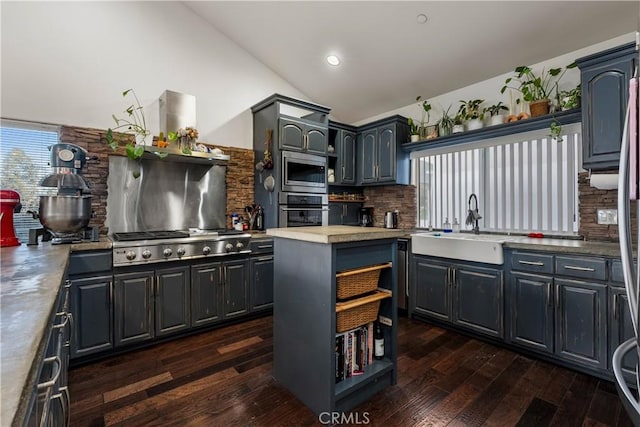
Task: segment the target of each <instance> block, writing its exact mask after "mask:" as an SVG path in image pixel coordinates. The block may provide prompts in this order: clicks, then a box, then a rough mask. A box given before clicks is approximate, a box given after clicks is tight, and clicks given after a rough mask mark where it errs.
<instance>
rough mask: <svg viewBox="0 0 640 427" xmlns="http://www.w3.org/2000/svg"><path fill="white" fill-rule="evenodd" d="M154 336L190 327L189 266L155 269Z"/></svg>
mask: <svg viewBox="0 0 640 427" xmlns="http://www.w3.org/2000/svg"><path fill="white" fill-rule="evenodd" d="M155 280H156V289H155V297H156V299H155V322H156V325H155V326H156V336H163V335H168V334H172V333H175V332H179V331H183V330H186V329H189V327H191V316H190V310H191V307H190V306H191V286H190V283H191V281H190V276H189V267H177V268H168V269H162V270H156V278H155Z"/></svg>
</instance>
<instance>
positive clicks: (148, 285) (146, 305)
mask: <svg viewBox="0 0 640 427" xmlns="http://www.w3.org/2000/svg"><path fill="white" fill-rule="evenodd" d="M113 278H114V340H115V342H114V344H115V346H116V347H117V346H122V345H127V344H132V343H136V342H141V341H147V340H150V339H152V338H153V337H154V336H155V333H154V332H155V328H154V321H153V317H154V316H153V309H154V301H153V291H154V289H153V288H154V286H153V283H154V272H153V271H142V272H137V273H124V274H115V275H114V276H113Z"/></svg>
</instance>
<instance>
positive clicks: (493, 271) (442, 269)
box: [409, 255, 504, 338]
mask: <svg viewBox="0 0 640 427" xmlns="http://www.w3.org/2000/svg"><path fill="white" fill-rule="evenodd" d="M412 266H413V267H412V271H411V283H412V286H411V292H412V298H410V306H409V310H410V311H411V313H412V314H418V315H422V316H427V317H430V318H433V319H437V320H440V321H445V322H450V323H453V324H454V325H457V326H460V327H463V328H465V329H471V330H473V331H475V332H479V333H482V334H485V335H489V336H494V337H499V338H502V337H504V321H503V315H502V313H503V310H504V290H503V289H504V283H503V273H502V270H501V269H497V268H492V267H489V266H485V265H472V264H466V263H459V262H456V261H453V260H444V259H442V260H436V259H432V258H430V257H424V256H419V255H415V256H413V261H412Z"/></svg>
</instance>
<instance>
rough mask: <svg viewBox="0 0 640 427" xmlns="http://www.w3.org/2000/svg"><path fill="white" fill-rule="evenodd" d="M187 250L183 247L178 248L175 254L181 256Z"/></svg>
mask: <svg viewBox="0 0 640 427" xmlns="http://www.w3.org/2000/svg"><path fill="white" fill-rule="evenodd" d="M186 252H187V251H185V249H184V248H178V250H177V254H178V256H183V255H184V254H185V253H186Z"/></svg>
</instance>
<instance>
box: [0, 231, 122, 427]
mask: <svg viewBox="0 0 640 427" xmlns="http://www.w3.org/2000/svg"><path fill="white" fill-rule="evenodd" d="M108 249H111V241H110V240H109V239H108V238H106V237H102V238H101V239H100V241H99V242H87V243H77V244H70V245H52V244H51V243H48V242H46V243H39V244H38V245H37V246H27V245H26V244H22V245H20V246H13V247H6V248H1V249H0V401H1V402H2V411H1V414H0V425H2V426H10V425H12V423H13V422H14V419H15V420H16V423H18V422H19V421H18V420H22V419H23V418H24V416H25V412H26V410H27V407H26V406H27V404H28V399H29V394H30V392H31V390H32V388H33V386H34V385H35V382H36V381H37V378H36V376H37V368H38V361H39V360H40V359H41V358H42V356H43V354H44V351H45V347H46V342H44V341H46V340H44V339H43V338H44V337H45V335H46V333H47V331H48V328H49V322H50V320H51V318H52V315H53V314H54V313H53V310H54V306H55V302H56V297H57V296H58V293H59V291H60V286H61V284H62V283H63V280H64V276H65V270H66V268H67V264H68V261H69V252H76V251H85V250H108Z"/></svg>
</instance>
